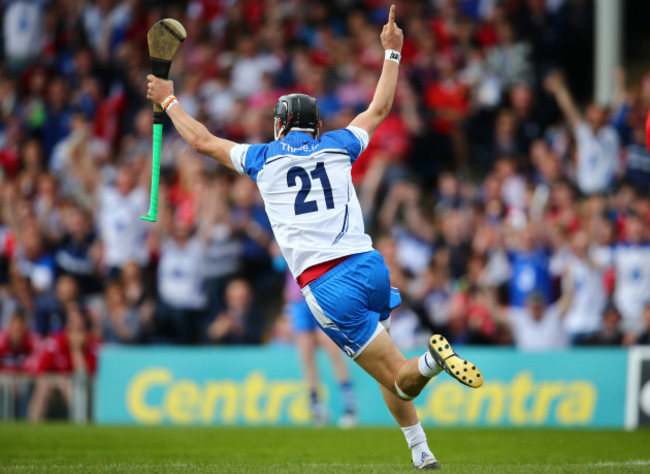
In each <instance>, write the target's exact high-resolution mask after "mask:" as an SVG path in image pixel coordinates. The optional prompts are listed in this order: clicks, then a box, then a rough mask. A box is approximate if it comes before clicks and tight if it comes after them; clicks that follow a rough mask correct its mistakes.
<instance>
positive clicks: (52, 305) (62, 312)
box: [34, 275, 80, 336]
mask: <svg viewBox="0 0 650 474" xmlns="http://www.w3.org/2000/svg"><path fill="white" fill-rule="evenodd" d="M79 304H80V300H79V285H78V284H77V282H76V280H75V279H74V278H73V277H71V276H68V275H63V276H61V277H59V278H58V279H57V281H56V287H55V289H54V294H53V295H52V294H42V295H39V296H38V297H37V298H36V301H35V312H34V329H35V330H36V332H38V334H40V335H41V336H49V335H50V334H53V333H56V332H58V331H60V330H61V329H63V327H64V326H65V324H66V320H67V315H68V312H69V310H70V309H71V308H75V307H77V306H78V305H79Z"/></svg>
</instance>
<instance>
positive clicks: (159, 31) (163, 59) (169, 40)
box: [140, 18, 187, 222]
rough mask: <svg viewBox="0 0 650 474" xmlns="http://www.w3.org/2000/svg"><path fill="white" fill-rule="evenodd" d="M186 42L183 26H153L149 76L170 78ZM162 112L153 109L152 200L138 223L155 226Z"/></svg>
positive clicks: (167, 21)
mask: <svg viewBox="0 0 650 474" xmlns="http://www.w3.org/2000/svg"><path fill="white" fill-rule="evenodd" d="M185 38H187V32H186V31H185V28H184V27H183V25H181V24H180V23H179V22H178V21H176V20H174V19H172V18H165V19H164V20H160V21H159V22H158V23H156V24H155V25H153V26H152V27H151V29H149V32H148V33H147V44H148V45H149V57H150V58H151V73H152V74H153V75H154V76H156V77H159V78H161V79H167V78H168V77H169V68H170V67H171V65H172V59H173V58H174V55H175V54H176V51H178V48H180V46H181V43H182V42H183V41H184V40H185ZM163 117H164V112H163V109H162V107H161V106H160V105H158V104H154V106H153V148H152V153H151V154H152V157H153V163H152V164H151V196H150V199H149V212H147V215H145V216H141V217H140V219H142V220H145V221H150V222H156V219H157V217H158V186H159V184H160V149H161V148H162V128H163Z"/></svg>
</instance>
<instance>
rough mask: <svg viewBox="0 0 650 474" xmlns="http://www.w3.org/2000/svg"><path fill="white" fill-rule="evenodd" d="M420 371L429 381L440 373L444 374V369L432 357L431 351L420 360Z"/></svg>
mask: <svg viewBox="0 0 650 474" xmlns="http://www.w3.org/2000/svg"><path fill="white" fill-rule="evenodd" d="M418 369H420V373H421V374H422V375H423V376H424V377H426V378H428V379H430V378H432V377H435V376H436V375H438V374H439V373H440V372H442V367H440V366H439V365H438V363H437V362H436V361H435V360H433V357H431V354H429V351H427V352H425V353H424V354H423V355H422V356H421V357H420V358H419V359H418Z"/></svg>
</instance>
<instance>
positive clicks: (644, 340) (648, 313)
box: [636, 301, 650, 345]
mask: <svg viewBox="0 0 650 474" xmlns="http://www.w3.org/2000/svg"><path fill="white" fill-rule="evenodd" d="M643 323H644V328H643V332H641V334H639V338H638V340H637V341H636V342H637V343H638V344H646V345H647V344H650V302H648V301H646V303H645V305H643Z"/></svg>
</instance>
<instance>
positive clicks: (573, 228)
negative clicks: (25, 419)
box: [0, 0, 650, 410]
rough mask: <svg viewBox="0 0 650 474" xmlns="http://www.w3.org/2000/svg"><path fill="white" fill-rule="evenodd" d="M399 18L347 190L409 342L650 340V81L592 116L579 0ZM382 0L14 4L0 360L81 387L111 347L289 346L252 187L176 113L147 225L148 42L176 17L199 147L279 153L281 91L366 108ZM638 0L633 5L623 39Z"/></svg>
mask: <svg viewBox="0 0 650 474" xmlns="http://www.w3.org/2000/svg"><path fill="white" fill-rule="evenodd" d="M631 3H634V2H631ZM636 3H637V4H638V3H639V2H636ZM397 5H398V7H397V21H398V23H399V25H400V27H401V28H403V29H404V32H405V43H404V49H403V60H402V66H401V70H402V72H401V78H400V81H399V85H398V90H397V95H396V100H395V104H394V106H393V110H392V113H391V115H390V116H389V118H388V119H387V120H386V122H385V123H384V124H383V125H382V127H381V128H380V129H379V130H378V131H377V133H376V134H375V136H374V137H373V140H372V142H371V144H370V146H369V148H368V149H367V151H366V152H365V153H364V154H363V155H362V157H361V158H360V159H359V160H358V161H357V163H356V165H355V167H354V169H353V179H354V182H355V184H356V186H357V190H358V193H359V197H360V200H361V202H362V206H363V209H364V213H365V216H364V217H365V221H366V222H365V223H366V229H367V231H368V232H369V233H370V234H371V235H372V236H373V240H374V243H375V246H376V247H377V249H378V250H379V251H380V252H381V253H382V254H383V256H384V258H385V259H386V262H387V264H388V265H389V267H390V271H391V278H392V280H393V281H392V284H393V286H395V287H397V288H399V289H400V291H401V293H402V297H403V300H404V303H403V304H402V306H401V307H400V308H399V309H397V310H396V311H395V312H394V313H393V316H392V335H393V337H394V338H395V340H396V341H397V343H398V345H400V346H401V347H402V348H404V349H409V348H412V347H416V346H419V345H420V344H422V343H423V341H425V340H426V338H427V336H428V335H430V334H431V332H432V331H434V330H436V331H444V334H446V336H447V337H448V338H449V339H450V340H451V341H452V342H454V343H456V344H459V343H460V344H464V343H466V344H495V345H515V346H516V347H519V348H521V349H523V350H545V349H555V348H563V347H567V346H569V345H590V344H608V345H630V344H635V343H648V342H649V341H650V336H649V334H650V332H649V328H650V245H648V242H649V241H650V197H649V196H650V195H649V192H650V156H649V155H648V151H647V150H646V144H645V134H644V123H645V118H646V114H647V110H648V107H649V106H650V75H643V73H642V72H640V73H637V72H635V71H634V68H628V72H631V73H628V74H626V70H624V69H621V70H618V71H612V74H615V76H616V77H615V85H616V87H615V90H614V91H612V100H611V102H610V103H609V104H595V103H590V102H589V101H590V98H591V97H592V91H593V47H594V46H593V36H594V26H593V19H594V5H593V2H592V1H590V0H503V1H499V0H429V1H425V0H403V1H398V2H397ZM387 8H388V2H386V1H383V0H332V1H328V2H325V1H323V2H306V1H305V2H301V1H298V0H240V1H234V0H188V1H175V2H171V1H167V2H165V1H156V2H148V1H142V0H137V1H136V0H96V1H92V0H7V1H5V2H3V6H2V10H1V14H2V17H1V24H2V28H1V30H2V37H1V38H0V42H1V47H0V51H1V54H2V57H1V62H0V173H1V178H0V179H1V180H0V203H1V209H0V369H2V370H5V371H22V370H27V371H33V372H48V371H55V372H66V371H70V370H72V369H74V368H79V367H82V368H85V369H86V370H87V371H89V372H92V371H93V370H94V366H95V360H96V351H97V348H98V347H99V346H100V345H101V344H104V343H119V344H262V343H263V344H288V343H291V340H292V334H291V332H292V331H291V324H290V321H289V317H288V315H287V314H286V313H287V311H286V309H285V308H286V307H287V305H288V304H290V303H292V302H295V301H296V300H297V299H299V298H301V296H300V293H299V292H297V291H296V288H295V282H293V280H292V278H291V276H290V275H288V273H287V269H286V264H285V262H284V260H283V259H282V256H281V254H280V252H279V249H278V247H277V245H276V244H275V243H274V240H273V236H272V233H271V228H270V225H269V222H268V220H267V218H266V214H265V212H264V208H263V205H262V202H261V199H260V196H259V194H258V192H257V190H256V187H255V183H254V182H253V181H252V180H251V179H250V178H248V177H246V176H244V177H240V176H237V175H236V174H234V173H233V172H231V171H229V170H227V169H225V168H223V167H221V166H219V165H218V164H217V163H216V162H214V161H211V160H210V159H208V158H206V157H203V156H200V155H197V154H196V153H195V152H194V151H193V150H192V149H191V148H190V147H188V146H187V145H186V144H185V143H184V142H183V141H182V140H181V139H180V138H179V136H178V135H177V134H176V133H175V131H174V130H173V127H172V126H171V124H170V123H169V122H167V123H166V125H165V135H164V139H163V157H162V176H161V193H160V196H161V199H160V211H159V220H158V222H157V223H156V224H151V223H147V222H144V221H142V220H140V216H141V215H142V214H144V213H146V211H147V209H148V198H149V184H150V179H151V178H150V153H151V130H152V114H151V104H150V103H148V102H147V101H146V100H145V93H146V79H145V76H146V75H147V74H148V72H149V71H150V64H149V58H148V52H147V45H146V32H147V30H148V28H149V27H150V26H151V25H152V24H153V23H155V22H156V21H157V20H158V19H160V18H163V17H173V18H177V19H179V20H180V21H181V22H182V23H183V24H184V25H185V26H186V28H187V31H188V38H187V40H186V41H185V43H184V44H183V45H182V47H181V50H180V52H179V54H178V56H177V57H176V59H175V60H174V64H173V67H172V79H173V80H174V81H175V87H176V95H177V96H178V97H179V100H180V103H181V104H182V106H183V107H184V108H185V109H186V110H187V111H188V112H189V113H190V114H191V115H193V116H194V117H196V118H198V119H199V120H200V121H202V122H203V123H205V124H206V125H207V126H208V128H209V129H210V130H211V131H212V132H213V133H215V134H217V135H219V136H221V137H225V138H229V139H231V140H235V141H237V142H245V143H259V142H267V141H270V140H272V139H273V133H272V108H273V105H274V104H275V102H276V100H277V98H278V97H279V96H280V95H281V94H284V93H287V92H302V93H307V94H310V95H312V96H315V97H317V98H318V100H319V103H320V107H321V114H322V120H323V124H324V129H325V131H327V130H331V129H336V128H342V127H345V126H346V125H347V124H348V123H349V122H350V121H351V120H352V118H353V117H354V116H355V115H356V114H357V113H359V112H360V111H362V110H364V109H365V107H367V105H368V103H369V101H370V99H371V97H372V94H373V91H374V87H375V85H376V81H377V79H378V75H379V71H380V68H381V65H382V62H383V57H384V55H383V50H382V49H381V44H380V42H379V32H380V30H381V25H382V24H383V23H384V22H385V20H386V15H387ZM647 10H648V9H647V8H645V9H644V8H641V13H644V12H645V13H646V15H645V17H644V15H643V14H637V15H630V14H629V12H628V15H627V20H626V22H627V23H626V42H627V43H630V44H634V43H639V42H638V41H637V37H636V36H634V35H635V34H637V33H638V31H639V30H643V27H644V25H647V22H646V23H643V19H644V18H645V19H646V20H647V19H648V15H647V13H648V12H647ZM630 16H631V17H632V18H630ZM639 25H640V26H639ZM630 52H631V53H630ZM634 52H635V51H634V47H633V46H630V47H626V54H627V55H628V56H626V61H628V60H629V61H633V60H634ZM630 55H631V56H630ZM630 57H631V59H630ZM34 409H35V410H37V408H34Z"/></svg>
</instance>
